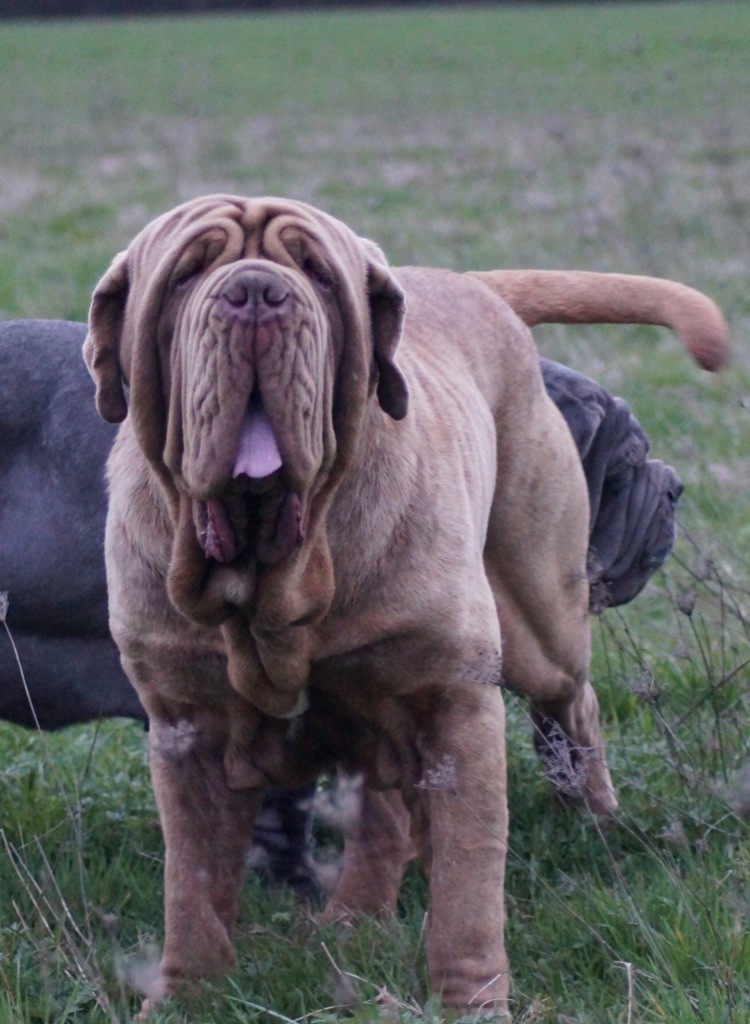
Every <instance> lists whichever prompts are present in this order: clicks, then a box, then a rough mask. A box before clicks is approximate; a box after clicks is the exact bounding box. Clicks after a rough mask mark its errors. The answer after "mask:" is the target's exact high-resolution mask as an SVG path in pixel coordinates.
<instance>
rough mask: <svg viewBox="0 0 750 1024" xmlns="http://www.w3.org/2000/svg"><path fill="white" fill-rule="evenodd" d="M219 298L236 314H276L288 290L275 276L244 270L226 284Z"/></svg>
mask: <svg viewBox="0 0 750 1024" xmlns="http://www.w3.org/2000/svg"><path fill="white" fill-rule="evenodd" d="M221 298H222V299H224V300H225V301H226V302H227V303H228V305H230V306H231V307H232V308H233V309H234V310H235V311H237V312H240V311H248V312H251V313H259V312H262V311H263V309H271V310H274V311H276V312H278V311H279V310H280V308H281V307H282V306H283V305H284V303H285V302H286V301H287V299H288V298H289V289H288V288H287V286H286V284H285V283H284V281H283V279H282V278H280V277H279V276H278V275H276V274H272V273H269V272H268V271H265V270H246V271H243V272H242V273H239V274H236V275H235V276H234V277H233V278H232V279H231V280H230V281H228V282H227V284H226V285H225V287H224V288H223V290H222V293H221Z"/></svg>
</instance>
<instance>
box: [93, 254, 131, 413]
mask: <svg viewBox="0 0 750 1024" xmlns="http://www.w3.org/2000/svg"><path fill="white" fill-rule="evenodd" d="M127 297H128V265H127V254H126V253H124V252H121V253H119V254H118V255H117V256H115V258H114V260H113V261H112V265H111V266H110V268H109V270H108V271H107V273H106V274H105V275H104V277H103V278H102V279H101V281H100V282H99V284H98V285H97V286H96V289H95V291H94V295H93V297H92V299H91V308H90V309H89V333H88V335H87V336H86V340H85V341H84V343H83V358H84V360H85V361H86V366H87V367H88V371H89V373H90V374H91V376H92V377H93V379H94V383H95V384H96V408H97V410H98V412H99V415H100V416H101V417H102V419H103V420H106V421H107V422H108V423H122V421H123V420H124V419H125V417H126V416H127V413H128V405H127V402H126V401H125V393H124V391H123V387H122V373H121V370H120V358H119V356H120V340H121V336H122V323H123V314H124V312H125V301H126V299H127Z"/></svg>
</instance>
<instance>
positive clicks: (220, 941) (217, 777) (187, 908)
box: [147, 707, 261, 999]
mask: <svg viewBox="0 0 750 1024" xmlns="http://www.w3.org/2000/svg"><path fill="white" fill-rule="evenodd" d="M149 739H150V742H149V747H150V763H151V777H152V780H153V786H154V792H155V794H156V802H157V806H158V808H159V817H160V819H161V824H162V829H163V831H164V842H165V847H166V861H165V880H164V885H165V932H166V935H165V943H164V953H163V956H162V961H161V966H160V972H159V978H158V980H157V982H156V983H155V986H154V991H153V992H149V993H147V995H149V997H150V998H152V999H162V998H165V997H166V996H168V995H172V994H173V993H174V992H176V991H177V990H178V989H179V988H180V986H181V985H182V984H184V983H185V982H188V983H189V982H191V981H194V980H197V979H199V978H202V977H206V976H212V975H213V976H215V975H220V974H223V973H225V972H226V971H228V970H230V969H231V968H232V967H233V965H234V954H233V950H232V936H233V931H234V925H235V921H236V918H237V911H238V903H239V894H240V889H241V886H242V881H243V877H244V870H245V858H246V854H247V850H248V846H249V843H250V838H251V829H252V824H253V820H254V818H255V815H256V813H257V810H258V807H259V804H260V799H261V791H260V790H257V789H231V788H230V786H229V785H228V782H227V778H226V775H225V768H224V759H223V755H224V749H225V745H226V730H225V728H224V725H223V722H222V720H221V718H220V716H218V715H216V714H214V713H211V712H206V711H200V710H197V709H185V708H184V707H183V708H181V709H180V713H179V714H178V715H175V714H172V715H170V716H169V718H167V717H165V716H162V715H159V716H155V715H153V714H152V715H151V730H150V733H149Z"/></svg>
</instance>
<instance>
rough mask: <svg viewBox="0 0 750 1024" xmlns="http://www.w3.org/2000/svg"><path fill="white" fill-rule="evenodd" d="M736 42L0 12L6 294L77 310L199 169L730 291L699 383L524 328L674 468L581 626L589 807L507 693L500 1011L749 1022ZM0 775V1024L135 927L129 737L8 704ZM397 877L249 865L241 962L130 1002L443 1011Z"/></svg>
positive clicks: (435, 260) (492, 256) (139, 878)
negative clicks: (658, 528) (192, 989)
mask: <svg viewBox="0 0 750 1024" xmlns="http://www.w3.org/2000/svg"><path fill="white" fill-rule="evenodd" d="M749 48H750V7H749V6H748V5H747V4H744V3H740V2H727V3H722V2H712V3H708V2H706V3H679V4H669V3H660V4H654V5H649V4H638V5H633V6H630V5H627V4H618V5H614V6H605V5H596V6H593V7H588V6H575V5H571V6H564V7H534V6H519V7H509V8H505V7H502V6H497V7H486V6H483V7H481V8H480V7H477V8H472V7H471V5H468V4H467V5H461V6H460V7H459V6H455V7H450V8H448V7H446V8H436V9H432V10H421V11H410V10H408V9H404V10H401V11H393V10H388V11H379V10H377V9H374V8H373V9H370V10H360V11H356V12H331V11H328V12H325V13H319V14H283V15H269V16H259V15H254V16H238V15H232V16H216V17H210V18H206V17H196V18H175V19H150V20H135V19H134V20H129V19H123V20H118V21H105V20H102V21H71V22H60V23H44V24H41V23H38V24H32V23H27V24H24V23H18V24H12V23H5V24H2V25H0V55H1V59H0V96H2V103H1V104H0V317H3V318H11V317H26V316H41V317H69V318H73V319H83V318H85V315H86V310H87V304H88V298H89V295H90V293H91V290H92V288H93V286H94V284H95V282H96V280H97V279H98V277H99V276H100V274H101V273H102V272H103V271H104V269H105V268H106V266H107V264H108V262H109V260H110V258H111V257H112V256H113V255H114V253H115V252H117V251H118V250H119V249H120V248H122V247H124V246H125V244H126V243H127V242H128V241H129V239H130V238H131V237H132V236H133V234H134V233H135V232H136V231H137V230H139V228H140V227H142V226H143V225H144V224H145V223H146V222H147V221H148V220H150V219H151V217H152V216H154V215H156V214H157V213H160V212H162V211H163V210H165V209H167V208H168V207H170V206H172V205H174V204H176V203H178V202H181V201H182V200H185V199H187V198H190V197H191V196H193V195H197V194H200V193H203V192H214V191H231V192H237V193H241V194H247V195H252V194H277V195H290V196H294V197H297V198H301V199H305V200H307V201H310V202H313V203H315V204H317V205H319V206H321V207H323V208H325V209H326V210H328V211H329V212H330V213H332V214H334V215H336V216H338V217H340V218H342V219H343V220H345V221H346V222H347V223H349V224H350V225H351V226H352V227H353V228H354V229H355V230H357V231H358V232H360V233H362V234H365V235H369V236H370V237H372V238H374V239H375V240H376V241H378V242H379V243H380V244H381V245H382V246H383V247H384V248H385V250H386V252H387V253H388V254H389V257H390V258H391V260H392V262H393V263H395V264H399V263H429V264H435V265H442V266H449V267H454V268H457V269H469V268H486V267H496V266H497V267H500V266H504V267H518V266H538V267H579V268H589V269H601V270H619V271H625V272H632V273H646V274H659V275H662V276H668V277H673V278H677V279H680V280H683V281H685V282H686V283H689V284H691V285H693V286H695V287H698V288H700V289H702V290H704V291H706V292H708V293H709V294H711V295H712V296H713V297H714V298H715V299H716V301H717V302H718V303H719V304H720V306H721V307H722V309H723V310H724V312H725V315H726V316H727V319H728V322H729V325H730V329H731V333H732V336H733V342H734V362H733V365H732V366H731V368H730V369H729V370H728V371H727V372H725V373H724V374H723V375H722V376H721V377H719V378H711V377H708V376H707V375H705V374H703V373H701V371H699V370H697V369H696V368H694V367H693V366H691V365H690V364H689V362H688V359H687V357H686V356H685V354H684V353H683V352H682V351H681V349H680V346H679V342H678V341H677V340H676V339H674V338H673V337H671V336H670V335H669V334H668V332H666V331H659V330H656V329H651V328H606V329H605V328H585V329H572V328H563V327H547V328H544V329H539V330H538V331H537V332H536V333H537V338H538V342H539V345H540V348H541V349H542V351H543V352H544V354H545V355H549V356H552V357H553V358H558V359H561V360H563V361H566V362H569V363H570V364H571V365H573V366H575V367H576V368H577V369H579V370H582V371H583V372H585V373H588V374H590V375H592V376H595V377H597V378H598V379H599V380H600V381H601V382H602V383H603V384H605V385H606V386H608V387H609V388H610V389H611V390H613V391H614V392H616V393H618V394H621V395H623V396H624V397H625V398H627V400H628V401H629V402H630V404H631V406H632V408H633V410H634V412H635V413H636V415H637V416H638V418H639V419H640V421H641V422H642V424H643V425H644V427H645V428H646V430H647V431H648V433H649V435H650V437H651V441H652V448H653V452H654V454H655V455H657V456H658V457H661V458H663V459H665V460H666V461H669V462H671V463H672V464H674V465H675V466H676V468H677V469H678V471H679V473H680V475H681V476H682V478H683V481H684V482H685V484H686V493H685V495H684V497H683V499H682V501H681V511H680V538H679V541H678V546H677V550H676V553H675V556H674V557H673V558H672V559H671V560H670V562H669V563H668V566H667V567H666V571H665V572H664V573H662V574H660V575H659V577H658V578H657V580H655V582H654V583H653V584H651V585H650V586H649V588H648V589H647V591H646V592H645V593H644V594H643V595H642V596H641V597H639V599H638V601H637V602H636V604H635V605H634V606H633V607H632V608H629V609H627V610H625V611H624V612H622V613H619V612H614V611H613V612H609V613H607V614H606V615H605V616H604V617H603V618H602V619H601V620H599V621H597V622H596V623H595V628H594V635H595V655H594V677H595V679H596V681H597V687H598V690H599V693H600V698H601V701H602V705H603V712H604V715H605V719H606V722H607V727H608V742H609V749H610V760H611V766H612V769H613V775H614V776H615V780H616V783H617V785H618V787H619V792H620V797H621V801H622V809H621V813H620V815H619V817H618V821H617V823H616V824H615V825H613V826H612V827H610V828H609V829H607V830H606V831H602V830H601V829H599V828H598V827H597V825H596V823H594V822H592V821H590V820H587V819H586V818H585V817H581V816H580V815H578V814H576V813H574V812H570V811H567V810H564V809H562V808H560V807H557V806H555V805H554V804H553V802H552V799H551V797H550V794H549V792H548V789H547V786H546V783H545V782H544V780H543V778H542V777H541V775H540V771H539V769H538V767H537V764H536V761H535V759H534V756H533V753H532V751H531V744H530V742H529V737H528V727H527V725H526V723H525V716H524V712H523V708H522V707H521V705H520V704H519V703H518V702H516V701H514V700H511V701H510V702H509V706H510V716H509V717H510V727H509V754H510V805H511V813H512V832H511V850H512V852H511V858H510V862H509V878H508V912H509V920H508V945H509V953H510V956H511V962H512V966H513V975H514V992H513V998H514V1013H515V1019H516V1020H517V1021H525V1022H527V1024H529V1022H542V1024H544V1022H556V1024H573V1022H576V1024H609V1022H611V1024H636V1022H643V1024H651V1022H670V1024H672V1022H677V1024H682V1022H693V1021H695V1022H698V1021H700V1022H701V1024H744V1022H746V1021H748V1020H750V940H749V939H748V930H749V929H748V924H749V923H750V844H749V843H748V830H747V820H748V817H749V816H750V767H749V766H750V729H748V704H749V703H750V694H749V690H750V686H749V683H748V679H749V678H750V671H749V670H748V659H749V655H750V643H749V637H748V626H747V616H748V614H749V612H748V588H749V586H750V572H749V571H748V555H749V553H750V516H749V515H748V510H749V508H750V496H749V495H748V483H749V482H750V462H749V446H748V437H749V430H748V428H749V426H750V424H749V422H748V417H749V416H750V412H749V409H750V376H749V375H748V374H749V372H750V366H749V362H748V350H747V344H746V338H747V334H748V327H749V324H750V298H749V297H748V287H747V279H748V267H750V103H749V102H748V99H749V97H750V61H748V59H747V57H748V52H750V50H749ZM40 500H44V499H43V495H42V496H40ZM0 589H2V567H1V566H0ZM11 601H12V595H11ZM9 621H10V622H11V623H12V617H11V618H10V619H9ZM0 639H2V638H0ZM0 777H1V779H2V781H1V782H0V827H2V829H3V837H4V840H3V841H4V848H0V1024H10V1022H13V1024H18V1022H33V1024H52V1022H62V1021H76V1022H89V1021H91V1022H93V1021H101V1020H110V1021H116V1020H127V1019H130V1018H131V1017H132V1013H133V1007H135V1006H136V1005H137V1000H135V998H134V997H133V996H132V995H128V992H127V990H126V988H125V986H124V985H123V984H122V983H121V982H122V980H123V979H126V978H127V977H129V976H132V973H133V970H134V968H133V966H132V962H133V961H136V963H137V962H138V961H139V960H145V961H148V960H149V958H151V959H152V958H153V951H152V943H153V942H154V941H156V942H158V941H159V937H160V934H161V903H162V888H161V863H160V860H161V855H162V853H161V837H160V835H159V833H158V831H157V830H156V829H154V828H153V818H154V810H153V802H152V799H151V795H150V788H149V783H148V779H147V773H146V769H145V759H144V754H143V737H142V734H141V732H140V730H139V729H138V728H137V727H136V726H134V725H131V724H124V723H114V724H112V723H110V724H107V725H105V726H102V727H101V728H98V729H97V728H94V727H87V728H83V729H75V730H69V731H67V732H66V733H65V734H63V735H58V736H53V737H39V736H35V735H31V734H27V733H25V732H22V731H21V730H18V729H14V728H11V727H7V726H6V727H3V728H2V729H0ZM423 904H424V886H423V882H422V881H421V879H420V878H419V875H418V873H417V872H414V873H412V875H411V876H410V879H409V884H408V886H407V890H406V893H405V897H404V908H403V915H402V919H401V920H400V921H399V922H398V923H397V924H389V925H387V926H383V925H377V924H374V923H371V924H367V925H365V926H364V927H363V928H362V929H360V930H359V931H358V932H357V933H356V934H355V935H353V936H350V937H349V938H348V939H347V940H346V941H344V940H343V939H342V938H341V937H340V936H337V935H335V934H333V933H332V932H329V931H325V930H321V929H319V928H318V927H317V925H316V924H315V922H314V920H313V918H312V917H311V915H310V914H308V913H306V912H304V911H301V910H300V909H299V908H295V907H294V906H293V905H292V902H291V900H290V898H289V897H288V896H287V895H284V894H280V895H274V896H269V895H268V894H267V893H264V892H263V891H262V890H261V889H260V888H259V886H258V885H257V884H256V883H255V882H253V881H252V880H251V882H250V883H249V884H248V889H247V896H246V905H245V909H244V912H243V918H242V922H241V925H240V932H239V942H238V950H239V956H240V968H239V971H238V974H237V976H236V977H235V979H234V980H232V981H230V982H228V983H227V984H226V985H222V986H216V987H215V988H210V989H209V990H208V991H207V992H206V994H205V995H204V996H203V997H202V999H201V1000H199V1001H198V1002H197V1003H196V1004H194V1005H192V1006H190V1007H188V1008H185V1007H183V1006H181V1005H178V1004H175V1005H174V1006H170V1007H168V1008H165V1009H164V1010H161V1011H159V1012H157V1013H156V1014H155V1016H154V1020H155V1021H156V1024H162V1022H167V1021H169V1022H177V1021H180V1022H184V1021H202V1022H203V1021H205V1022H213V1021H219V1020H220V1021H222V1022H224V1021H227V1022H233V1021H237V1022H251V1021H253V1022H254V1021H259V1022H260V1021H263V1022H266V1021H272V1020H282V1021H284V1020H287V1021H288V1020H295V1021H296V1020H307V1021H313V1022H323V1021H331V1020H334V1019H338V1018H339V1017H342V1016H346V1013H348V1014H350V1015H351V1016H352V1017H353V1019H354V1020H355V1021H363V1022H364V1021H370V1020H375V1019H382V1018H383V1016H387V1015H388V1014H390V1015H391V1019H396V1020H399V1019H400V1020H422V1019H427V1020H439V1019H442V1018H441V1017H440V1015H439V1011H438V1009H437V1007H436V1006H435V1005H434V1003H432V1002H430V1001H429V999H427V997H426V989H425V980H424V970H423V956H422V949H421V938H420V936H421V925H422V916H421V915H422V910H423ZM324 944H325V945H324ZM334 965H336V966H334ZM136 970H137V967H136ZM341 971H349V972H351V973H352V974H355V975H357V976H358V977H359V978H360V980H359V981H353V980H352V979H348V983H347V984H346V985H345V984H344V978H343V976H342V974H341V973H340V972H341ZM118 979H119V980H118ZM351 990H354V993H355V994H354V995H352V991H351ZM379 993H380V995H381V998H380V1002H378V994H379ZM352 999H353V1000H354V1001H353V1003H352ZM342 1001H344V1002H349V1003H351V1005H350V1006H349V1010H348V1011H346V1012H344V1011H341V1010H338V1009H330V1010H329V1009H326V1008H327V1007H334V1006H335V1004H337V1003H340V1002H342Z"/></svg>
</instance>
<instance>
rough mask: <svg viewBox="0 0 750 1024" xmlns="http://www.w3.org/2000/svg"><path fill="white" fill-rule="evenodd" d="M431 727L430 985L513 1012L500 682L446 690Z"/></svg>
mask: <svg viewBox="0 0 750 1024" xmlns="http://www.w3.org/2000/svg"><path fill="white" fill-rule="evenodd" d="M436 705H437V706H436V708H435V710H434V711H433V712H432V714H431V715H430V720H429V723H428V725H427V728H426V729H425V730H424V732H423V737H422V741H421V744H420V745H421V747H422V749H421V754H422V763H423V776H422V779H421V781H420V782H419V783H418V784H417V793H416V800H415V803H414V806H413V815H414V819H415V834H416V836H417V838H418V844H419V846H420V847H421V853H422V856H423V859H424V861H425V866H426V868H427V871H428V874H429V882H430V903H429V913H428V933H427V958H428V967H429V973H430V982H431V986H432V988H433V989H434V990H435V991H436V992H439V993H441V995H442V998H443V1001H444V1003H445V1004H446V1005H449V1006H452V1007H455V1008H457V1009H459V1010H462V1011H469V1012H474V1013H477V1012H487V1013H488V1014H492V1015H496V1016H500V1015H502V1014H505V1013H507V997H508V962H507V958H506V955H505V944H504V939H503V927H504V916H505V915H504V900H503V884H504V875H505V856H506V849H507V835H508V815H507V805H506V779H505V735H504V724H505V715H504V707H503V700H502V696H501V693H500V690H499V689H498V688H497V687H494V686H482V685H475V686H474V687H473V689H472V690H471V691H468V690H467V689H466V688H465V687H464V688H462V689H461V690H460V691H458V692H457V691H449V692H448V693H445V694H443V695H441V698H440V699H439V700H438V701H437V702H436Z"/></svg>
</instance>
